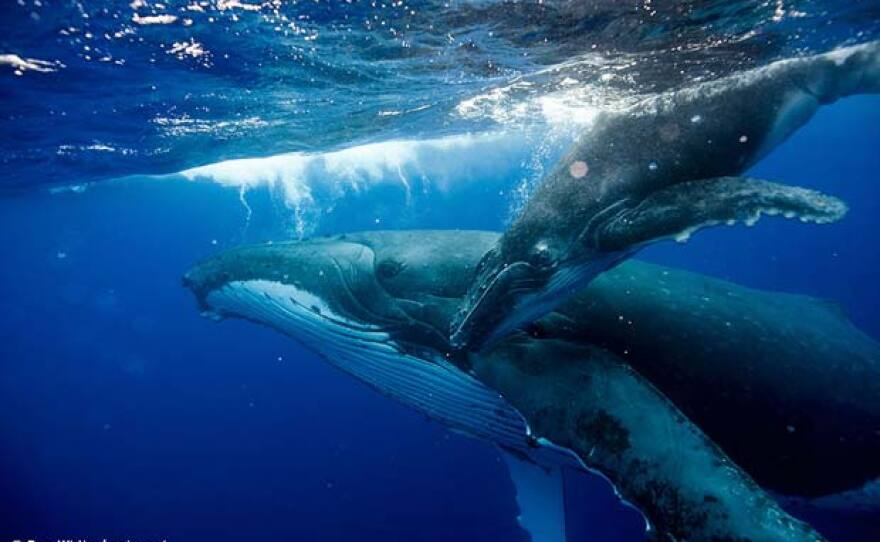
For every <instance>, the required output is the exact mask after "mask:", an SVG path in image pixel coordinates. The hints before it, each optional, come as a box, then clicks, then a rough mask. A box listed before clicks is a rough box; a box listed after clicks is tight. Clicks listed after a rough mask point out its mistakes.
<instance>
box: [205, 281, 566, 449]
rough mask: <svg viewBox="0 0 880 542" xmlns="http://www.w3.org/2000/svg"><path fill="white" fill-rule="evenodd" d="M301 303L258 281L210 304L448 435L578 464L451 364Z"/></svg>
mask: <svg viewBox="0 0 880 542" xmlns="http://www.w3.org/2000/svg"><path fill="white" fill-rule="evenodd" d="M300 299H311V298H310V297H309V296H307V295H305V294H304V293H303V292H302V291H301V290H298V289H297V288H296V287H295V286H292V285H287V284H280V283H276V282H269V281H260V280H252V281H238V282H230V283H228V284H226V285H225V286H223V287H222V288H220V289H218V290H215V291H214V292H211V294H210V295H209V298H208V300H209V302H210V304H211V305H212V307H213V308H215V309H216V310H218V311H220V312H222V313H224V314H230V315H236V316H240V317H244V318H248V319H250V320H254V321H257V322H260V323H263V324H266V325H269V326H271V327H273V328H275V329H278V330H279V331H282V332H284V333H286V334H288V335H290V336H291V337H294V338H296V339H298V340H300V341H301V342H302V343H304V344H305V345H306V346H307V347H309V348H310V349H312V350H314V351H315V352H317V353H318V354H320V355H321V357H323V358H324V359H325V360H326V361H327V362H329V363H330V364H331V365H333V366H335V367H337V368H339V369H341V370H342V371H344V372H346V373H348V374H350V375H351V376H354V377H355V378H357V379H358V380H361V381H362V382H364V383H366V384H368V385H369V386H371V387H373V388H375V389H376V390H378V391H379V392H381V393H382V394H384V395H387V396H388V397H391V398H394V399H396V400H398V401H400V402H401V403H403V404H405V405H407V406H409V407H411V408H414V409H415V410H417V411H418V412H420V413H422V414H424V415H426V416H427V417H429V418H431V419H433V420H435V421H438V422H440V423H441V424H443V425H445V426H446V427H448V428H450V429H454V430H456V431H458V432H460V433H464V434H466V435H469V436H472V437H476V438H480V439H484V440H487V441H489V442H492V443H495V444H498V445H500V446H503V447H506V448H509V449H513V450H517V451H520V452H521V453H523V454H525V455H527V456H533V457H536V458H538V460H539V461H541V462H544V463H555V462H559V463H562V464H569V465H576V464H577V463H576V460H574V459H573V458H572V456H571V455H570V453H568V452H567V451H563V450H561V449H558V448H554V447H551V446H535V445H534V443H533V441H532V440H530V439H529V428H528V424H527V423H526V421H525V420H524V419H523V417H522V415H520V413H519V412H518V411H517V410H516V409H514V408H513V407H512V406H511V405H510V404H509V403H508V402H507V401H506V400H505V399H504V398H503V397H502V396H501V395H500V394H499V393H498V392H497V391H495V390H494V389H492V388H490V387H488V386H486V385H484V384H483V383H481V382H480V381H479V380H477V379H476V378H474V377H472V376H471V375H469V374H467V373H465V372H464V371H462V370H460V369H459V368H457V367H455V366H454V365H452V364H451V363H449V362H447V361H446V360H444V359H442V358H437V359H428V358H426V357H419V356H415V355H413V354H409V353H406V352H403V351H402V350H401V349H400V348H399V347H398V346H397V345H396V344H395V343H394V341H393V340H392V338H391V337H390V336H389V335H388V333H386V332H384V331H382V330H381V329H380V328H378V327H374V326H368V325H364V324H357V323H354V322H348V321H346V320H345V319H344V318H342V317H341V316H339V315H332V314H331V315H328V311H326V310H322V311H317V310H315V309H314V307H310V306H307V305H306V304H304V303H299V302H298V300H300Z"/></svg>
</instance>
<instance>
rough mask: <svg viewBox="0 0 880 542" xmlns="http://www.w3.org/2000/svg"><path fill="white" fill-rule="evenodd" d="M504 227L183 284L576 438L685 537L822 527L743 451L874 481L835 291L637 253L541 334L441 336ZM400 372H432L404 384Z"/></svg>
mask: <svg viewBox="0 0 880 542" xmlns="http://www.w3.org/2000/svg"><path fill="white" fill-rule="evenodd" d="M496 240H497V235H496V234H491V233H485V232H453V231H448V232H436V231H435V232H374V233H363V234H350V235H346V236H340V237H338V238H333V239H316V240H312V241H308V242H301V243H280V244H279V243H276V244H271V245H261V246H251V247H242V248H239V249H235V250H232V251H228V252H226V253H223V254H220V255H218V256H216V257H214V258H212V259H210V260H208V261H207V262H204V263H203V264H200V265H199V266H197V267H195V268H194V269H193V270H191V271H190V272H189V273H187V275H186V277H185V279H184V280H185V283H186V284H187V285H188V286H189V287H190V288H191V289H192V290H193V291H194V293H195V294H196V296H197V298H198V300H199V302H200V304H201V305H202V307H203V309H205V310H206V311H209V312H211V313H214V314H221V315H225V316H236V317H243V318H248V319H251V320H254V321H256V322H260V323H263V324H267V325H270V326H272V327H275V328H276V329H280V330H281V331H283V332H285V333H288V334H290V335H291V336H293V337H295V338H297V339H299V340H301V341H302V342H304V343H305V344H306V345H307V346H309V347H310V348H312V349H314V350H316V351H317V352H318V353H319V354H320V355H321V356H322V357H324V358H325V359H327V360H328V361H330V362H331V363H334V364H336V365H337V366H340V367H341V368H342V369H343V370H346V371H347V372H349V373H351V374H353V375H354V376H356V377H358V378H360V379H361V380H363V381H365V382H367V383H368V384H370V385H371V386H373V387H374V388H377V389H379V390H380V391H382V392H383V393H386V394H387V395H390V396H392V397H394V398H396V399H398V400H402V401H403V402H404V403H407V404H409V405H410V406H412V407H414V408H416V409H419V410H421V411H423V412H426V413H427V414H428V415H429V416H431V417H434V418H437V419H439V420H440V421H441V422H442V423H444V424H446V425H448V426H450V427H452V428H454V429H457V430H459V431H461V432H464V433H468V434H471V435H474V436H477V437H480V438H484V439H486V440H489V441H490V442H494V443H496V444H499V446H501V447H502V448H506V449H510V448H513V449H528V448H530V447H538V446H537V445H536V444H535V443H536V442H538V441H536V440H535V437H543V438H545V439H547V440H548V441H551V442H553V443H556V444H557V445H561V446H564V447H566V448H569V449H571V450H573V451H575V452H576V453H577V455H578V457H579V458H580V459H581V460H582V461H583V463H584V464H585V466H586V467H588V468H590V469H595V470H598V471H600V472H602V473H603V474H604V475H605V476H607V477H608V478H609V479H610V480H611V481H612V482H613V483H614V484H615V486H616V487H617V489H618V491H620V493H621V494H622V496H623V497H624V498H625V499H627V500H628V501H630V502H632V503H634V504H635V505H636V506H637V507H638V508H639V509H640V510H642V511H643V513H644V514H645V515H646V517H647V518H648V519H649V521H650V522H651V524H652V526H653V528H654V530H655V532H658V533H661V534H666V535H670V536H674V537H676V538H677V539H685V538H686V539H689V540H710V539H713V538H712V537H717V538H716V539H734V538H733V537H739V538H737V539H751V540H814V539H816V537H815V534H814V533H811V532H810V531H809V530H806V529H805V528H804V527H803V526H802V525H801V524H800V523H798V522H794V521H793V520H792V519H791V518H789V517H788V516H786V515H785V514H784V513H783V512H782V511H781V510H779V509H778V508H777V507H776V504H775V503H774V502H773V501H772V500H769V499H768V498H767V497H766V495H765V494H764V493H763V491H762V490H761V489H760V488H758V487H757V486H756V485H755V484H754V483H752V482H751V478H750V476H748V475H746V474H745V473H744V472H742V471H741V470H740V469H739V468H738V467H737V466H736V464H739V465H740V466H743V467H745V469H746V472H748V474H749V475H751V477H753V478H754V479H756V480H757V481H758V482H759V483H760V484H762V485H764V486H765V487H767V488H769V489H772V490H774V491H776V492H777V493H782V494H786V495H792V496H799V497H807V498H809V497H814V496H820V495H826V494H829V493H836V492H839V491H843V490H847V489H857V488H859V487H860V486H861V485H862V484H864V483H865V482H866V481H869V480H871V479H873V478H875V477H877V476H878V475H880V472H878V470H880V465H878V464H877V463H876V461H873V460H872V459H871V458H872V457H877V454H878V453H880V434H878V433H877V432H876V428H877V427H878V425H880V404H878V402H880V393H878V391H880V390H878V386H880V378H878V377H880V368H878V352H880V350H878V346H877V344H876V343H875V342H874V341H872V340H871V339H869V338H868V337H866V336H865V335H864V334H862V333H861V332H859V331H858V330H857V329H856V328H855V327H853V326H852V324H851V323H849V322H848V321H847V320H846V319H845V318H843V317H842V316H841V315H840V314H839V312H838V311H836V310H834V309H833V308H831V307H830V306H829V305H828V304H825V303H823V302H819V301H816V300H812V299H809V298H804V297H800V296H791V295H783V294H767V293H762V292H758V291H754V290H749V289H745V288H741V287H737V286H734V285H732V284H729V283H725V282H723V281H718V280H714V279H709V278H705V277H701V276H699V275H694V274H690V273H684V272H680V271H674V270H671V269H666V268H662V267H658V266H652V265H648V264H643V263H639V262H627V263H625V264H623V265H621V266H620V267H618V268H616V269H614V270H611V271H609V272H608V273H606V274H604V275H603V276H602V277H601V278H600V279H599V280H597V281H595V282H594V283H593V284H592V285H591V286H590V287H589V288H588V289H587V290H586V291H585V292H583V293H582V294H580V295H578V296H575V298H574V299H572V300H571V302H570V303H568V304H566V305H565V306H563V307H561V308H560V309H559V310H558V311H556V312H554V313H552V314H550V315H548V316H547V317H545V318H543V319H541V320H540V321H539V322H537V323H536V324H535V325H534V326H532V327H531V328H530V329H529V332H528V333H519V334H516V335H515V336H513V337H510V338H509V339H507V340H505V341H503V342H501V343H500V344H498V345H497V346H496V347H494V348H492V349H490V350H487V351H485V352H483V353H480V354H476V353H466V352H462V351H458V350H453V349H451V348H450V347H449V346H448V345H447V344H446V343H445V335H444V331H445V329H447V327H446V326H447V325H448V323H449V320H450V318H451V317H452V316H453V314H454V313H455V311H456V308H457V306H458V303H459V301H460V297H461V296H462V295H464V293H465V291H466V289H467V286H468V283H469V277H470V276H471V274H472V271H473V268H474V266H475V265H476V263H477V262H478V261H479V259H480V257H481V255H482V254H483V252H484V251H485V250H486V249H488V248H489V247H491V246H492V245H493V244H494V243H495V242H496ZM659 313H662V314H664V315H665V316H666V317H665V318H662V319H660V318H657V317H656V315H657V314H659ZM792 314H797V315H798V318H797V319H796V320H791V315H792ZM341 358H345V359H347V360H349V361H351V362H350V363H348V364H345V363H344V362H341V361H340V359H341ZM377 359H378V360H380V361H382V363H383V364H382V365H381V366H380V365H378V364H377V361H376V360H377ZM447 363H448V364H451V367H448V366H446V364H447ZM395 366H400V367H404V368H405V369H406V371H407V372H410V373H414V374H418V382H427V383H428V384H429V385H428V386H427V387H424V388H420V389H417V384H414V383H413V381H412V380H408V381H403V382H402V383H401V382H399V381H400V379H401V377H400V375H399V374H396V373H395V374H392V372H393V368H394V367H395ZM434 369H437V370H434ZM445 369H452V370H451V373H450V375H451V374H452V373H460V374H461V375H464V376H462V379H461V380H460V381H455V380H454V378H453V377H452V376H450V375H446V376H442V375H441V376H438V375H440V374H441V373H443V370H445ZM359 371H360V372H359ZM369 371H372V372H369ZM380 373H381V374H382V375H384V376H381V378H378V377H376V374H380ZM444 374H445V373H444ZM469 378H474V379H476V381H478V382H479V384H481V385H483V386H486V387H488V388H489V389H491V390H497V392H500V394H501V395H502V396H503V398H504V400H505V401H506V402H507V403H508V404H509V405H511V406H512V407H513V408H515V409H516V411H517V412H519V413H520V414H521V415H523V416H524V417H525V419H526V421H527V422H528V425H529V426H530V427H531V430H532V431H533V434H518V435H517V434H512V436H511V433H510V432H504V431H502V430H501V429H499V427H500V426H501V425H506V426H507V425H510V420H509V419H507V418H505V419H496V418H492V416H489V417H487V416H485V415H484V412H483V411H478V410H474V409H473V408H471V407H470V405H472V404H475V403H477V402H480V401H485V400H486V399H485V397H483V398H480V397H479V394H478V393H477V392H476V391H474V390H475V389H476V388H474V387H473V386H474V385H475V384H474V382H470V381H469V380H468V379H469ZM395 379H397V380H395ZM392 380H394V381H395V382H397V383H396V384H390V382H391V381H392ZM829 381H832V382H834V386H826V385H824V384H825V383H827V382H829ZM395 386H397V387H396V388H395ZM457 389H458V390H464V391H461V392H456V390H457ZM401 390H403V391H401ZM428 395H430V396H431V397H432V398H435V399H436V398H438V397H442V400H443V401H444V405H440V406H439V407H438V406H437V405H434V404H431V403H430V401H428V400H427V396H428ZM456 402H458V403H459V404H460V405H467V406H466V407H460V406H458V407H457V406H455V403H456ZM450 403H452V406H450ZM462 408H464V410H462ZM493 408H496V410H497V411H500V410H502V409H501V408H500V407H498V405H495V406H493ZM505 439H507V440H505ZM516 439H520V440H521V441H522V442H517V441H516ZM713 441H714V443H717V445H718V446H720V448H721V449H720V450H719V449H718V447H717V446H716V444H714V443H713ZM756 442H760V445H756ZM721 450H724V451H723V452H722V451H721ZM728 457H731V458H732V459H733V461H731V460H730V459H728ZM537 461H539V462H540V461H541V459H540V458H538V459H537ZM569 466H570V465H569ZM724 537H727V538H724Z"/></svg>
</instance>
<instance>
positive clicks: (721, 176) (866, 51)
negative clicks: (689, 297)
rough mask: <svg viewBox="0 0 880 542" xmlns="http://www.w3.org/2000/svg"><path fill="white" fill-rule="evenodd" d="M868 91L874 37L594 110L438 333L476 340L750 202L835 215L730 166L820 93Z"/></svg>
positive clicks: (734, 217) (879, 62)
mask: <svg viewBox="0 0 880 542" xmlns="http://www.w3.org/2000/svg"><path fill="white" fill-rule="evenodd" d="M876 92H880V42H872V43H868V44H864V45H859V46H853V47H849V48H844V49H839V50H835V51H832V52H829V53H825V54H820V55H816V56H811V57H804V58H794V59H788V60H781V61H778V62H775V63H772V64H769V65H767V66H765V67H762V68H758V69H754V70H750V71H746V72H743V73H739V74H736V75H732V76H730V77H726V78H723V79H719V80H717V81H712V82H707V83H702V84H698V85H696V86H694V87H691V88H686V89H683V90H679V91H676V92H671V93H667V94H661V95H658V96H655V97H653V98H650V99H647V100H646V101H644V102H642V103H640V104H637V105H636V106H634V107H632V108H630V109H627V110H625V111H622V112H615V113H611V112H609V113H606V114H603V115H600V116H599V117H598V118H597V120H596V122H595V124H594V125H593V126H592V128H591V129H590V130H589V131H588V132H587V133H585V134H583V136H582V137H581V138H580V139H579V141H577V142H576V143H575V144H574V145H573V147H572V148H571V149H570V150H569V151H568V152H567V154H566V155H565V156H564V157H563V158H562V159H561V160H560V161H559V162H558V164H557V165H556V166H555V168H554V170H553V171H551V173H550V174H549V175H548V176H547V177H546V178H545V179H543V180H542V181H541V184H540V185H539V186H538V188H537V189H536V190H535V193H534V194H533V195H532V196H531V197H530V199H529V200H528V201H527V202H526V204H525V206H524V208H523V210H522V212H521V213H520V214H519V215H518V216H517V218H516V219H515V221H514V222H513V223H512V224H511V226H510V227H509V229H508V230H507V231H506V232H505V234H504V236H503V237H502V238H501V239H500V241H499V242H498V243H497V244H496V245H495V246H494V247H493V248H492V249H491V250H490V251H488V252H487V254H486V255H485V256H484V258H483V260H482V261H481V262H480V265H479V267H478V269H477V274H476V277H475V279H474V282H473V284H472V285H471V287H470V289H469V292H468V295H467V297H466V298H465V301H464V303H463V305H462V309H461V312H460V314H459V315H458V316H457V317H456V318H455V320H454V322H453V325H452V328H451V340H452V343H453V344H455V345H456V346H459V347H466V348H470V349H475V350H479V349H480V348H482V347H484V346H485V345H486V344H489V343H491V342H492V341H494V340H497V339H499V338H500V337H503V336H504V335H505V334H507V333H509V332H510V331H512V330H513V329H516V328H517V327H519V326H520V325H523V324H525V323H527V322H530V321H533V320H534V319H536V318H537V317H539V316H541V315H542V314H546V313H547V312H548V311H550V310H552V309H553V308H554V307H556V306H558V305H559V304H560V303H562V302H563V301H564V300H565V299H566V298H567V297H568V296H569V295H571V293H572V292H573V291H575V290H577V289H579V288H581V287H583V286H584V285H585V284H587V283H588V282H589V281H590V280H592V279H593V278H594V277H596V276H597V275H598V274H599V273H601V272H603V271H605V270H606V269H609V268H611V267H613V266H614V265H616V264H617V263H619V262H620V261H622V260H624V259H625V258H627V257H629V256H631V255H632V254H633V253H634V252H636V251H637V250H638V249H639V248H640V247H642V246H644V245H645V244H647V243H651V242H654V241H657V240H659V239H667V238H677V239H679V240H684V239H686V238H687V236H689V235H690V234H691V233H692V232H694V231H696V230H698V229H700V228H703V227H707V226H711V225H715V224H725V223H727V224H732V223H735V222H739V221H744V222H746V223H752V222H753V221H755V220H757V219H758V217H760V216H761V215H762V214H767V215H776V214H778V215H782V216H785V217H788V218H799V219H800V220H801V221H804V222H816V223H826V222H832V221H835V220H838V219H839V218H840V217H841V216H842V215H843V214H844V213H845V212H846V206H845V205H844V204H843V203H842V202H840V201H838V200H836V199H834V198H830V197H827V196H823V195H821V194H818V193H816V192H813V191H810V190H805V189H802V188H796V187H790V186H785V185H780V184H777V183H773V182H769V181H765V180H758V179H750V178H743V177H738V175H741V174H742V172H744V171H745V170H746V169H748V168H749V166H751V165H752V164H754V163H756V162H757V161H758V160H760V159H761V157H763V156H764V155H766V154H767V153H768V152H770V151H771V150H773V149H774V148H775V147H776V146H778V145H779V144H780V143H781V142H783V141H784V140H785V139H786V138H787V137H788V136H790V135H791V134H792V133H793V132H795V131H796V130H797V129H799V128H800V127H801V126H803V125H804V124H805V123H806V122H807V121H808V120H809V119H810V117H812V115H813V114H814V113H815V112H816V110H817V109H818V108H819V107H820V106H821V105H824V104H828V103H831V102H834V101H836V100H838V99H840V98H842V97H845V96H849V95H853V94H859V93H876Z"/></svg>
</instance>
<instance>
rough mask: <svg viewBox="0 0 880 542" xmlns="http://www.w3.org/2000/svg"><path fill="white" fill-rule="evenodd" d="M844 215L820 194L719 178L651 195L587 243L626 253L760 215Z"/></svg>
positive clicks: (812, 218)
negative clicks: (626, 250)
mask: <svg viewBox="0 0 880 542" xmlns="http://www.w3.org/2000/svg"><path fill="white" fill-rule="evenodd" d="M846 212H847V206H846V204H845V203H844V202H842V201H841V200H839V199H837V198H835V197H832V196H827V195H825V194H822V193H819V192H816V191H815V190H809V189H806V188H800V187H795V186H788V185H784V184H778V183H774V182H770V181H764V180H760V179H752V178H747V177H718V178H714V179H706V180H699V181H692V182H687V183H682V184H677V185H673V186H671V187H669V188H666V189H663V190H660V191H657V192H653V193H651V194H650V195H648V196H647V197H646V198H644V199H643V200H641V201H640V202H638V203H636V204H635V205H634V206H632V207H629V208H628V209H626V210H623V211H621V212H619V213H617V214H616V215H615V216H614V218H613V219H612V220H610V221H608V222H605V223H604V224H602V225H601V226H600V227H599V228H596V229H595V230H594V231H593V232H591V235H593V236H594V238H593V239H592V240H591V241H592V243H594V245H595V246H596V247H598V248H600V249H601V250H625V249H628V248H630V247H634V246H638V245H643V244H646V243H650V242H653V241H658V240H661V239H667V238H673V239H675V240H676V241H680V242H683V241H686V240H687V239H688V238H689V237H690V235H691V234H692V233H694V232H696V231H697V230H699V229H702V228H705V227H708V226H714V225H718V224H730V225H732V224H734V223H739V222H743V223H745V224H746V225H749V226H750V225H752V224H754V223H755V222H756V221H757V220H758V219H759V218H760V217H761V216H762V215H768V216H772V215H780V216H783V217H785V218H796V219H799V220H800V221H801V222H813V223H817V224H825V223H829V222H835V221H837V220H839V219H840V218H842V217H843V216H844V215H845V214H846Z"/></svg>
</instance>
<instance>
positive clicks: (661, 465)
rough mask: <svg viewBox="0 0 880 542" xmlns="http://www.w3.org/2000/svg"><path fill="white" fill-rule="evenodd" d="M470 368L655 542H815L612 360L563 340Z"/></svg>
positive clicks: (504, 348)
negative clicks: (598, 479)
mask: <svg viewBox="0 0 880 542" xmlns="http://www.w3.org/2000/svg"><path fill="white" fill-rule="evenodd" d="M473 360H474V363H475V370H476V371H477V374H480V375H481V377H482V378H483V379H484V380H485V381H487V382H490V383H491V384H492V385H493V387H495V388H496V389H498V390H499V391H500V392H501V393H503V394H504V396H505V397H506V398H507V399H508V400H509V401H510V402H511V404H512V405H513V406H514V407H516V408H518V409H519V411H520V412H521V413H522V414H523V416H525V418H526V420H528V421H529V424H530V427H531V428H532V429H533V431H534V434H536V435H541V436H542V437H543V438H544V439H547V440H550V441H552V442H556V443H559V444H560V445H563V446H565V447H567V448H568V449H570V450H572V451H573V452H575V453H576V454H577V455H578V457H579V458H580V459H581V461H582V462H583V464H584V467H585V468H587V469H590V470H594V471H597V472H599V473H601V474H602V475H603V476H605V477H606V478H607V479H608V480H609V481H610V482H611V483H612V484H613V485H614V487H615V488H616V490H617V491H618V494H619V495H620V496H621V497H622V498H624V499H626V500H627V501H628V502H630V503H632V504H633V505H634V506H636V507H637V508H638V509H639V510H640V511H641V512H642V514H643V515H644V517H645V519H646V520H647V521H648V522H650V526H651V529H652V531H656V534H655V535H653V536H655V537H656V539H657V540H761V541H774V542H818V541H820V540H822V538H821V537H820V536H819V535H817V534H816V533H815V532H814V531H812V530H811V529H810V528H809V527H808V526H807V525H806V524H802V523H800V522H798V521H797V520H795V519H793V518H791V517H790V516H788V515H787V514H786V513H785V512H784V511H783V510H781V509H780V508H779V506H778V505H777V504H776V503H775V502H774V501H773V499H772V498H771V497H770V496H769V495H768V494H767V493H765V492H764V491H763V490H762V489H761V488H760V487H758V486H757V485H756V484H755V483H754V482H753V481H752V480H751V479H750V478H749V477H748V475H747V474H746V473H745V472H743V471H742V470H740V468H739V467H737V466H736V465H735V464H734V463H732V462H731V461H730V459H729V458H727V456H725V455H724V452H722V451H721V449H719V448H718V447H717V446H716V445H715V443H713V442H712V441H711V440H709V438H708V437H707V436H706V435H705V434H704V433H703V432H702V431H701V430H700V428H699V427H697V426H696V425H695V424H694V423H693V422H692V421H691V420H689V419H688V418H686V417H685V416H684V414H682V413H681V411H679V410H678V408H676V406H675V405H674V404H673V403H671V402H670V401H669V399H667V398H666V397H665V396H664V395H662V394H661V393H660V392H659V391H658V390H657V389H656V388H655V387H654V386H653V385H652V384H651V383H650V382H649V381H647V380H645V379H644V378H643V377H642V376H641V375H640V374H638V373H637V372H635V371H634V370H633V369H632V367H630V366H629V364H628V363H626V361H625V360H623V359H621V358H619V357H617V356H615V355H613V354H612V353H610V352H608V351H605V350H602V349H599V348H596V347H593V346H590V345H585V344H577V343H569V342H564V341H555V340H539V341H531V342H527V343H521V344H516V343H513V342H510V341H509V342H507V343H504V344H502V345H501V346H499V347H497V348H496V349H495V350H493V351H491V352H490V353H488V354H485V355H482V356H479V357H477V356H474V357H473Z"/></svg>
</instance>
